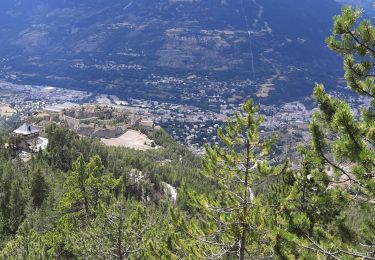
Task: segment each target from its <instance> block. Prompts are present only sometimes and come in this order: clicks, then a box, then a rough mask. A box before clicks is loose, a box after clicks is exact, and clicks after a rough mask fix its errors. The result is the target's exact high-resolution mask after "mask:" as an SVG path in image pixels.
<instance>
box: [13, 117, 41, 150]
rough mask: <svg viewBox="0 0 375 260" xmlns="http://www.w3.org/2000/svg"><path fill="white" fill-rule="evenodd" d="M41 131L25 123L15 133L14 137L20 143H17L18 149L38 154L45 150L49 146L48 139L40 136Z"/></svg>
mask: <svg viewBox="0 0 375 260" xmlns="http://www.w3.org/2000/svg"><path fill="white" fill-rule="evenodd" d="M39 133H40V132H39V130H38V129H37V128H35V127H34V126H32V125H30V124H28V123H24V124H23V125H21V126H20V127H19V128H17V129H16V130H14V131H13V136H14V137H16V138H17V139H18V140H19V141H18V142H17V143H16V147H17V148H18V149H20V148H21V149H25V151H24V152H27V151H31V152H38V151H39V150H45V149H46V148H47V145H48V139H47V138H43V137H40V136H39Z"/></svg>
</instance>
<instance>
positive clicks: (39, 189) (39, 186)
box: [31, 169, 49, 208]
mask: <svg viewBox="0 0 375 260" xmlns="http://www.w3.org/2000/svg"><path fill="white" fill-rule="evenodd" d="M48 192H49V186H48V183H47V182H46V180H45V178H44V176H43V174H42V172H41V170H40V169H38V170H37V171H36V172H35V173H34V174H33V177H32V180H31V197H32V200H33V204H34V206H35V207H37V208H40V207H41V206H42V204H43V201H44V200H45V199H46V197H47V196H48Z"/></svg>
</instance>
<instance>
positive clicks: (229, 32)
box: [0, 0, 341, 103]
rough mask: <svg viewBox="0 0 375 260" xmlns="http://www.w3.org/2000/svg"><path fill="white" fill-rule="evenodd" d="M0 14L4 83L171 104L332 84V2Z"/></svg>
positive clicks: (31, 7)
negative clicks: (327, 44)
mask: <svg viewBox="0 0 375 260" xmlns="http://www.w3.org/2000/svg"><path fill="white" fill-rule="evenodd" d="M0 7H1V8H0V10H1V11H0V12H1V18H0V22H1V23H2V26H1V29H0V39H1V40H0V55H1V56H2V57H3V58H2V60H1V62H0V66H1V67H0V68H1V71H0V73H1V76H2V77H3V78H6V79H7V80H17V81H19V82H24V83H38V84H50V85H54V86H64V87H71V88H77V89H88V90H91V91H104V92H105V93H109V94H116V95H119V96H121V97H130V96H131V97H142V98H155V99H162V100H174V101H177V102H190V101H192V96H190V94H192V93H193V94H194V95H197V96H199V95H200V92H201V91H202V89H203V90H206V91H207V92H208V93H206V94H207V95H210V96H215V95H220V96H221V97H222V98H223V99H224V100H225V99H229V98H232V93H233V89H235V90H236V94H237V96H239V97H241V98H245V97H248V96H251V95H252V96H255V94H256V93H257V92H258V94H259V89H260V88H261V86H265V87H269V88H270V89H271V90H272V88H276V91H273V92H272V95H271V99H273V100H284V99H289V98H298V97H300V96H303V95H305V94H310V92H311V88H312V85H313V83H314V82H315V81H317V80H320V81H321V80H323V81H327V82H329V83H331V85H333V86H334V85H335V81H336V78H337V75H339V74H338V73H339V71H340V69H341V62H340V60H339V59H335V56H334V55H333V54H331V53H330V52H329V50H327V48H326V47H325V46H324V42H323V41H324V38H325V37H326V36H327V35H328V34H329V28H330V27H331V25H332V19H331V17H332V15H334V14H337V13H338V12H339V5H338V4H337V3H335V2H334V1H326V0H318V1H311V0H304V1H296V0H285V1H283V2H282V3H280V2H276V1H274V0H263V1H256V0H252V1H242V0H233V1H225V0H206V1H198V0H197V1H180V0H178V1H177V0H174V1H172V0H169V1H167V0H160V1H155V0H142V1H129V0H127V1H124V2H118V1H114V0H110V1H102V0H95V1H79V2H77V1H68V0H66V1H46V0H29V1H18V2H17V3H14V2H13V1H10V0H7V1H3V2H1V3H0ZM192 75H193V77H191V76H192ZM170 77H173V79H170ZM166 78H169V79H168V80H167V81H166V80H165V79H166ZM187 78H189V80H187ZM163 82H164V83H163ZM165 82H167V83H165ZM208 82H214V84H217V85H216V87H215V86H212V87H211V88H210V87H207V85H208V84H209V83H208ZM159 83H160V84H159ZM228 84H229V86H227V85H228ZM231 84H232V85H231ZM226 88H227V89H226ZM292 90H293V91H292ZM268 91H269V90H267V89H266V94H267V93H268ZM286 94H287V95H286ZM241 98H239V100H241ZM201 99H202V101H203V103H204V102H205V99H206V98H205V97H201ZM201 103H202V102H201Z"/></svg>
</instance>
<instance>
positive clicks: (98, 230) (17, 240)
mask: <svg viewBox="0 0 375 260" xmlns="http://www.w3.org/2000/svg"><path fill="white" fill-rule="evenodd" d="M360 19H361V12H360V11H359V10H357V9H352V8H349V7H346V8H344V9H343V11H342V14H341V15H340V16H336V17H335V18H334V28H333V34H332V36H330V37H329V38H328V39H327V41H326V42H327V44H328V46H329V48H330V49H332V50H333V51H334V52H336V53H337V54H339V55H342V56H343V57H344V66H345V79H346V80H347V83H348V88H349V89H351V90H352V91H353V93H356V94H358V95H360V96H361V97H363V98H365V97H366V98H370V99H371V100H372V101H373V102H372V105H371V106H370V107H364V108H362V113H361V114H360V115H357V116H356V115H354V114H353V112H352V110H351V107H350V106H349V105H348V103H347V102H346V101H345V99H343V98H337V97H335V96H332V95H331V94H329V93H328V92H326V90H325V88H324V86H323V85H321V84H317V85H316V87H315V89H314V93H313V96H314V98H315V100H316V104H317V108H318V109H317V112H316V113H315V115H314V118H313V120H312V121H311V123H310V133H311V138H312V140H311V143H310V144H305V145H304V146H301V147H300V148H299V154H300V162H299V163H298V165H295V160H294V159H295V158H290V159H287V160H285V161H278V162H275V160H272V158H273V154H274V150H275V141H276V140H277V136H275V137H273V138H267V139H262V138H260V134H259V132H260V130H259V128H260V126H261V124H262V122H263V117H262V115H259V113H258V109H257V106H256V105H255V103H254V102H253V101H252V100H248V101H247V102H245V103H244V104H243V106H242V111H241V112H238V113H235V114H234V115H233V117H232V118H230V119H229V120H228V122H227V124H226V126H225V127H223V128H222V129H220V130H219V131H218V133H217V136H218V139H219V140H220V143H219V144H218V145H215V146H213V147H207V148H206V154H205V156H203V158H198V157H196V156H194V155H193V154H192V153H191V152H189V151H188V150H187V149H185V148H184V147H182V146H180V145H178V144H177V143H176V142H175V141H174V140H173V138H171V137H170V136H169V135H168V134H166V133H165V132H164V131H163V130H161V131H149V132H148V133H147V134H148V135H149V136H150V137H151V138H152V139H154V140H155V142H156V144H157V145H160V146H161V147H162V148H161V149H157V150H152V151H146V152H139V151H134V150H130V149H125V148H108V147H105V146H103V145H102V144H101V143H99V141H98V140H96V139H90V138H85V137H80V136H78V135H76V134H75V133H73V132H71V131H69V130H67V129H64V128H62V127H60V126H58V125H55V124H51V125H50V126H49V127H48V128H47V131H46V133H47V135H48V138H49V140H50V142H49V144H48V147H47V150H46V151H44V152H39V153H36V154H34V156H33V158H32V159H31V160H30V161H28V162H23V161H21V160H19V159H17V156H16V154H15V151H14V150H13V147H15V146H14V145H12V144H13V142H14V141H15V140H14V138H12V137H10V136H9V135H8V134H6V133H4V134H2V135H1V138H0V147H1V150H0V151H1V152H0V259H263V258H264V259H375V174H374V171H375V151H374V146H375V130H374V129H375V112H374V105H375V100H374V99H375V83H374V80H373V77H374V76H373V75H374V74H373V70H374V63H373V60H374V57H375V48H374V46H375V29H374V27H373V26H372V25H371V22H370V21H367V20H365V21H361V20H360ZM171 187H172V188H173V187H175V188H176V191H177V200H175V197H174V196H173V195H175V194H174V189H171Z"/></svg>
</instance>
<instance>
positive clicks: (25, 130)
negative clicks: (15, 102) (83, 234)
mask: <svg viewBox="0 0 375 260" xmlns="http://www.w3.org/2000/svg"><path fill="white" fill-rule="evenodd" d="M13 133H15V134H19V135H32V134H36V133H39V130H38V129H36V128H35V127H33V126H32V125H30V124H28V123H24V124H23V125H21V126H20V127H19V128H17V129H16V130H14V131H13Z"/></svg>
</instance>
